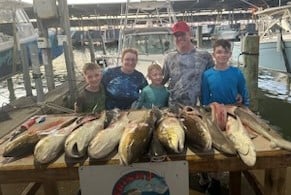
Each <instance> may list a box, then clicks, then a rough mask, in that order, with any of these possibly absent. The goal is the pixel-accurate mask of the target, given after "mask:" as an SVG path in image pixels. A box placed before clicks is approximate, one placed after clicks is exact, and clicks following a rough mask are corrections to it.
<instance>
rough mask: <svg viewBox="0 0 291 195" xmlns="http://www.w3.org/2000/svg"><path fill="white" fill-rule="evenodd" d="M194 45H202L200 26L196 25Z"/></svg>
mask: <svg viewBox="0 0 291 195" xmlns="http://www.w3.org/2000/svg"><path fill="white" fill-rule="evenodd" d="M196 42H197V43H196V46H197V47H198V48H201V47H202V26H197V29H196Z"/></svg>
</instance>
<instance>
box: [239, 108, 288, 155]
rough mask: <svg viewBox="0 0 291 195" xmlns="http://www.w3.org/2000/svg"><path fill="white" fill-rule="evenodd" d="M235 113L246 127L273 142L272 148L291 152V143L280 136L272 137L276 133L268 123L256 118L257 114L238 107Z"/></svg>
mask: <svg viewBox="0 0 291 195" xmlns="http://www.w3.org/2000/svg"><path fill="white" fill-rule="evenodd" d="M233 112H234V114H235V115H237V116H239V118H240V119H241V121H242V123H243V124H244V125H246V126H248V127H249V128H250V129H252V130H253V131H255V132H256V133H257V134H259V135H261V136H263V137H265V138H266V139H268V140H269V141H270V142H271V146H273V147H279V148H282V149H285V150H288V151H291V142H289V141H287V140H285V139H283V138H281V137H279V136H276V137H274V136H273V135H271V134H272V133H274V132H275V131H274V130H273V129H272V128H271V127H270V126H269V125H268V124H267V123H265V122H264V121H263V120H261V119H260V118H259V117H258V116H256V114H255V113H253V112H251V111H250V110H249V109H245V108H242V107H236V108H235V109H234V111H233Z"/></svg>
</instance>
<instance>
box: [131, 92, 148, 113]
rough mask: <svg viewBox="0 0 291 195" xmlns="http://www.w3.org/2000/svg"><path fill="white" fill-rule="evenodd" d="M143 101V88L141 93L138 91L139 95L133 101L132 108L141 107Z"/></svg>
mask: <svg viewBox="0 0 291 195" xmlns="http://www.w3.org/2000/svg"><path fill="white" fill-rule="evenodd" d="M144 102H145V93H144V90H142V91H141V93H140V96H139V98H138V100H136V101H135V102H134V104H133V106H132V108H135V109H140V108H142V107H143V105H144Z"/></svg>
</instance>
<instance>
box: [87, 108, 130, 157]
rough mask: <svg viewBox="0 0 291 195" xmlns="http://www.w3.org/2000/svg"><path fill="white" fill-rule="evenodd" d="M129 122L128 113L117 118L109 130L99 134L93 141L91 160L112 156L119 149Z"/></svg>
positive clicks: (89, 150) (90, 145)
mask: <svg viewBox="0 0 291 195" xmlns="http://www.w3.org/2000/svg"><path fill="white" fill-rule="evenodd" d="M128 122H129V120H128V117H127V112H122V113H120V114H119V115H118V116H116V117H115V118H114V119H113V121H112V122H111V123H110V124H109V126H108V127H107V128H105V129H103V130H102V131H100V132H98V133H97V135H96V136H95V137H94V138H93V139H92V140H91V142H90V143H89V146H88V155H89V156H90V157H91V158H94V159H100V158H104V157H105V156H107V155H108V154H110V153H111V152H112V151H113V150H114V149H115V148H116V147H117V145H118V143H119V140H120V139H121V136H122V133H123V131H124V128H125V127H126V125H127V124H128Z"/></svg>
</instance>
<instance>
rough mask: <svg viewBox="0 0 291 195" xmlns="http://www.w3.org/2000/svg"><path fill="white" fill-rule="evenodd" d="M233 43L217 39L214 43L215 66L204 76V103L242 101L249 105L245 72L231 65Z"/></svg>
mask: <svg viewBox="0 0 291 195" xmlns="http://www.w3.org/2000/svg"><path fill="white" fill-rule="evenodd" d="M230 49H231V45H230V42H229V41H227V40H223V39H220V40H217V41H216V42H215V43H214V45H213V58H214V59H215V66H214V67H213V68H210V69H208V70H206V71H205V72H204V73H203V76H202V89H201V91H202V100H201V101H202V105H208V104H210V103H212V102H218V103H221V104H238V103H241V104H243V105H245V106H249V96H248V91H247V87H246V81H245V78H244V75H243V73H242V72H241V70H240V69H239V68H237V67H233V66H231V65H229V63H228V62H229V59H230V57H231V54H232V53H231V50H230Z"/></svg>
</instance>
